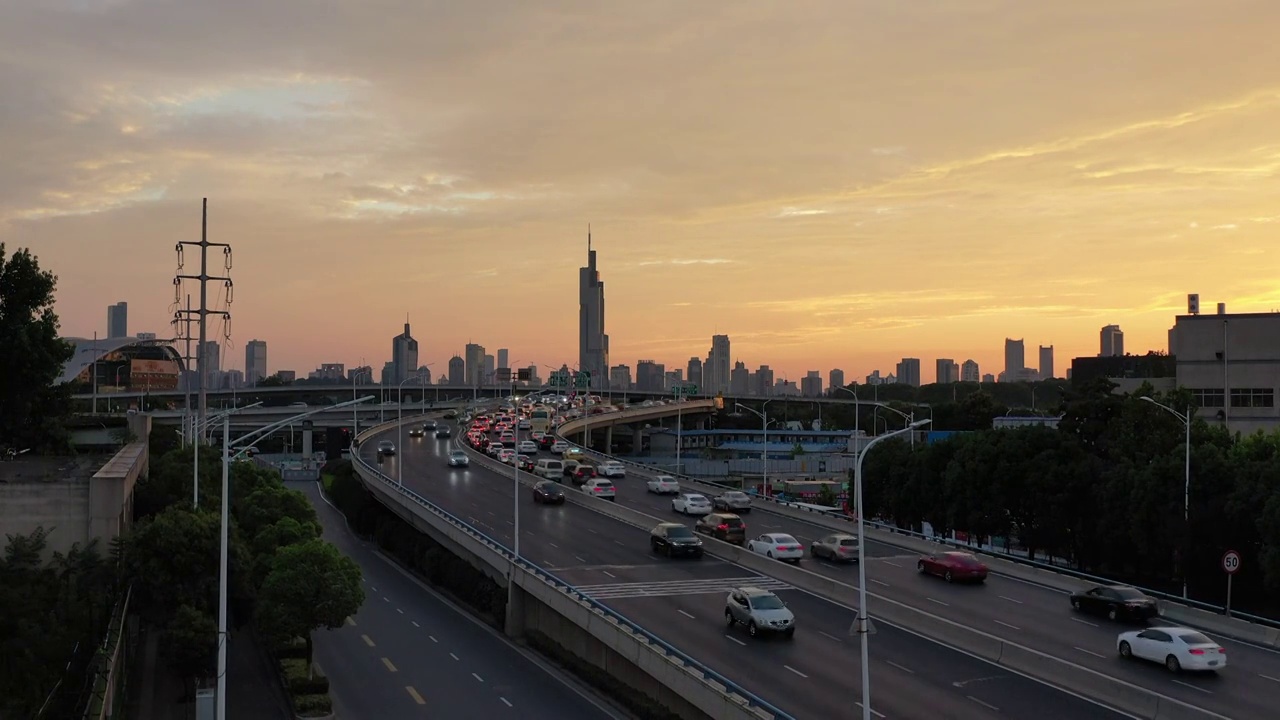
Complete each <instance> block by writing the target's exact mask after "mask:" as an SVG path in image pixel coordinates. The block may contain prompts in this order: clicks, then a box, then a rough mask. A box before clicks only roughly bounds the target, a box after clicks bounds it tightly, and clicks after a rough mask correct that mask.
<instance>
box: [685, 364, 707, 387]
mask: <svg viewBox="0 0 1280 720" xmlns="http://www.w3.org/2000/svg"><path fill="white" fill-rule="evenodd" d="M685 376H686V377H688V378H689V382H691V383H693V384H694V385H697V386H698V392H699V393H704V392H706V390H705V389H704V388H705V387H706V384H705V383H704V382H703V377H702V360H701V358H696V357H691V358H689V367H688V368H687V371H686V372H685Z"/></svg>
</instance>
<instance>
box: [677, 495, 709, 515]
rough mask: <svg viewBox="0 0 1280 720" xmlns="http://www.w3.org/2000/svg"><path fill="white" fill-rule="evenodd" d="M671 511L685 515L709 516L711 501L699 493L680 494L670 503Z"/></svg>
mask: <svg viewBox="0 0 1280 720" xmlns="http://www.w3.org/2000/svg"><path fill="white" fill-rule="evenodd" d="M671 510H672V512H678V513H684V514H685V515H709V514H710V513H711V501H710V500H708V499H707V496H706V495H703V494H701V493H680V494H679V495H677V496H676V497H675V499H674V500H672V501H671Z"/></svg>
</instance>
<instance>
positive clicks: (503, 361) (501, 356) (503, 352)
mask: <svg viewBox="0 0 1280 720" xmlns="http://www.w3.org/2000/svg"><path fill="white" fill-rule="evenodd" d="M510 360H511V355H510V353H509V352H508V350H507V349H506V348H498V367H499V368H509V367H511V365H510V364H508V362H509V361H510Z"/></svg>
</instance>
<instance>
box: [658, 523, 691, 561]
mask: <svg viewBox="0 0 1280 720" xmlns="http://www.w3.org/2000/svg"><path fill="white" fill-rule="evenodd" d="M649 549H651V550H653V551H654V552H656V553H662V554H663V555H666V556H667V557H678V556H680V555H688V556H689V557H695V558H700V557H702V541H701V540H699V539H698V536H697V535H694V534H693V531H692V530H690V529H689V528H687V527H685V526H684V525H681V524H680V523H660V524H659V525H658V526H657V527H655V528H654V529H653V530H651V531H649Z"/></svg>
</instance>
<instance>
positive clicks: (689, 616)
mask: <svg viewBox="0 0 1280 720" xmlns="http://www.w3.org/2000/svg"><path fill="white" fill-rule="evenodd" d="M676 612H678V613H680V614H681V615H683V616H685V617H687V618H689V619H690V620H697V618H695V617H694V616H692V615H690V614H689V613H687V612H685V611H683V610H676Z"/></svg>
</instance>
